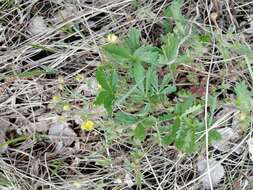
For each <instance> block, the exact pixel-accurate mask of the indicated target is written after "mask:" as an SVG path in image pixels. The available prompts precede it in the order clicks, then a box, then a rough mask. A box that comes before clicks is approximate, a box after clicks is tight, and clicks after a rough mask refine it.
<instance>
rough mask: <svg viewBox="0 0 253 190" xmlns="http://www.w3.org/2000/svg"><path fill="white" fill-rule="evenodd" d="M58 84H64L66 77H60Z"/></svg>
mask: <svg viewBox="0 0 253 190" xmlns="http://www.w3.org/2000/svg"><path fill="white" fill-rule="evenodd" d="M58 83H59V84H64V77H63V76H59V77H58Z"/></svg>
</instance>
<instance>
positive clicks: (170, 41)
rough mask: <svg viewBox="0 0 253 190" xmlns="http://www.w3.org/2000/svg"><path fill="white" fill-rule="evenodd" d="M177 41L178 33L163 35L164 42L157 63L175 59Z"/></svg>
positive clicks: (178, 38)
mask: <svg viewBox="0 0 253 190" xmlns="http://www.w3.org/2000/svg"><path fill="white" fill-rule="evenodd" d="M179 43H180V36H178V35H175V34H173V33H170V34H168V35H167V36H166V37H165V44H164V45H163V46H162V52H163V54H162V55H160V57H159V64H167V63H168V62H170V61H172V60H174V59H176V56H177V51H178V48H179Z"/></svg>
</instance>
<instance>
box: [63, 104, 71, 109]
mask: <svg viewBox="0 0 253 190" xmlns="http://www.w3.org/2000/svg"><path fill="white" fill-rule="evenodd" d="M62 109H63V111H69V110H70V105H69V104H68V103H66V104H64V105H63V108H62Z"/></svg>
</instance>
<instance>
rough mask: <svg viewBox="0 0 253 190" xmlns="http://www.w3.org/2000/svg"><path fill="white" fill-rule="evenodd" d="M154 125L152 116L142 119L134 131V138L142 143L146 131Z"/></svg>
mask: <svg viewBox="0 0 253 190" xmlns="http://www.w3.org/2000/svg"><path fill="white" fill-rule="evenodd" d="M155 124H156V119H155V118H154V117H152V116H150V117H147V118H145V119H143V120H142V121H140V122H139V123H138V124H137V126H136V128H135V129H134V136H135V137H136V138H137V139H139V140H141V141H143V140H144V139H145V137H146V134H147V132H146V130H147V129H149V128H151V127H152V126H153V125H155Z"/></svg>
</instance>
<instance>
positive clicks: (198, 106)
mask: <svg viewBox="0 0 253 190" xmlns="http://www.w3.org/2000/svg"><path fill="white" fill-rule="evenodd" d="M201 108H202V105H193V106H191V107H190V108H188V109H187V110H185V112H184V113H183V114H182V115H181V117H184V116H187V115H188V114H191V113H194V112H197V111H199V110H201Z"/></svg>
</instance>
